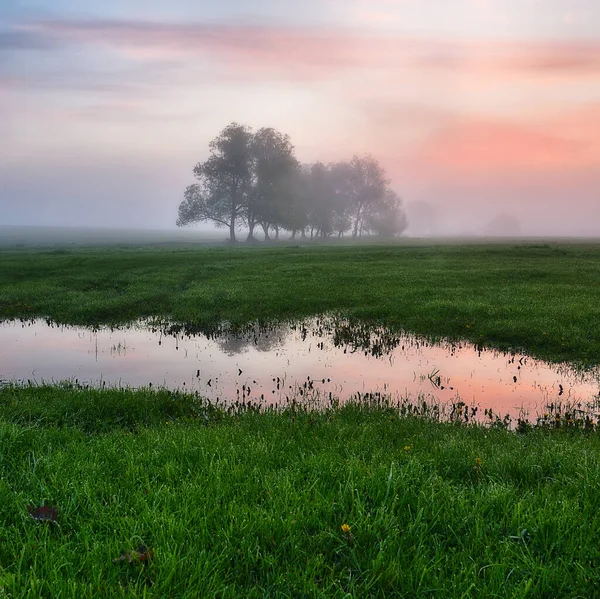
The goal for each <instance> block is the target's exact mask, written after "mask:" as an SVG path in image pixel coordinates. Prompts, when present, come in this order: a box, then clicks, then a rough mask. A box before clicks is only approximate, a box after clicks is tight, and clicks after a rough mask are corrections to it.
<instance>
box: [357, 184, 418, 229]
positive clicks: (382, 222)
mask: <svg viewBox="0 0 600 599" xmlns="http://www.w3.org/2000/svg"><path fill="white" fill-rule="evenodd" d="M365 224H366V226H367V228H368V229H369V231H371V232H372V233H375V235H379V236H381V237H394V236H395V235H400V234H401V233H403V232H404V230H405V229H406V227H407V225H408V221H407V219H406V213H405V212H404V209H403V208H402V200H401V199H400V196H399V195H398V194H397V193H396V192H395V191H393V190H392V189H387V190H386V192H385V195H384V197H383V200H382V201H381V202H379V203H377V204H376V205H375V206H374V207H373V208H372V209H371V211H370V212H369V213H368V214H367V215H366V218H365Z"/></svg>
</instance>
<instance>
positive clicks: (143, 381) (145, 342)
mask: <svg viewBox="0 0 600 599" xmlns="http://www.w3.org/2000/svg"><path fill="white" fill-rule="evenodd" d="M182 350H183V351H182ZM64 380H68V381H77V384H78V385H81V386H94V387H119V388H121V387H134V388H135V387H147V386H152V387H153V388H161V387H167V388H170V389H181V390H185V391H188V392H197V393H199V394H200V395H202V396H204V397H206V398H208V399H210V400H213V401H216V400H223V399H225V401H229V402H233V403H236V402H237V403H240V404H243V403H246V402H257V403H259V404H260V403H262V404H268V405H279V406H283V405H286V404H287V403H289V402H290V401H293V400H297V399H301V400H303V401H310V400H319V399H320V400H325V401H327V402H329V403H332V402H334V401H336V400H337V399H339V400H341V401H344V400H347V399H349V398H353V399H356V398H358V399H359V400H360V399H365V398H371V399H372V398H373V397H376V398H377V397H383V396H386V397H402V398H410V399H412V400H413V401H422V400H426V401H430V400H431V401H433V402H438V403H440V404H443V405H449V406H451V412H452V414H451V417H454V418H460V419H468V418H488V419H491V418H492V417H494V418H495V417H497V416H498V415H500V417H502V416H503V415H504V414H511V415H512V416H513V417H517V416H518V415H519V414H522V413H523V412H525V413H527V414H528V415H530V416H534V417H535V416H542V415H543V414H544V413H548V412H551V413H552V415H555V414H556V413H557V407H558V406H560V405H562V404H565V405H566V404H569V405H572V406H573V405H574V406H579V407H580V408H581V409H582V410H586V411H587V412H586V413H589V412H590V410H589V404H590V403H591V402H594V401H595V404H598V403H599V401H600V397H599V389H600V383H599V380H600V375H599V373H598V370H596V371H587V372H582V371H577V370H575V369H573V368H571V367H569V366H568V365H551V364H548V363H545V362H543V361H540V360H535V359H533V358H531V357H528V356H526V355H524V354H522V353H518V352H517V351H515V350H513V351H509V352H499V351H493V350H489V349H485V348H483V347H480V346H476V345H473V344H470V343H466V342H465V343H462V342H461V343H451V342H441V343H432V342H430V341H428V340H425V339H422V338H418V337H415V336H413V335H410V334H406V333H394V332H392V331H390V330H388V329H386V328H385V327H379V326H369V325H367V324H351V323H349V322H347V321H345V320H343V319H339V318H334V317H321V318H313V319H310V320H306V321H303V322H301V323H296V324H294V323H292V324H284V325H280V326H270V327H263V326H259V325H258V324H252V325H249V326H247V327H245V329H244V330H241V331H236V332H233V331H231V330H223V331H220V332H219V333H210V334H204V333H202V332H201V331H198V330H193V329H190V328H189V327H185V326H181V325H173V324H170V325H162V326H158V325H156V324H152V323H150V322H140V323H137V324H135V325H132V326H130V327H127V328H119V329H116V328H100V329H94V330H92V329H88V328H84V327H72V326H57V325H53V324H52V323H48V322H47V321H44V320H34V321H31V322H19V321H12V322H4V323H2V324H0V381H3V382H6V381H21V382H27V381H31V382H34V383H42V382H44V383H52V382H59V381H64ZM598 411H600V410H598ZM592 413H594V412H593V411H592ZM597 417H598V415H597V414H596V419H597Z"/></svg>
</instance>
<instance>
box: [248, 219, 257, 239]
mask: <svg viewBox="0 0 600 599" xmlns="http://www.w3.org/2000/svg"><path fill="white" fill-rule="evenodd" d="M255 226H256V222H255V221H254V218H252V217H250V218H248V237H246V241H247V242H248V241H256V237H254V227H255Z"/></svg>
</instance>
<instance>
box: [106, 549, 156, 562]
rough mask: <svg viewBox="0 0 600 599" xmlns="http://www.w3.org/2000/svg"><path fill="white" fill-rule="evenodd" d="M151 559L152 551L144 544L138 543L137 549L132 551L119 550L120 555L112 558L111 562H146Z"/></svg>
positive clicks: (152, 556)
mask: <svg viewBox="0 0 600 599" xmlns="http://www.w3.org/2000/svg"><path fill="white" fill-rule="evenodd" d="M151 559H154V551H152V549H148V547H146V546H145V545H140V546H139V547H138V548H137V551H132V552H131V553H127V552H125V551H121V555H120V556H119V557H117V558H115V559H114V560H113V564H118V563H119V562H127V563H128V564H132V563H133V562H148V561H150V560H151Z"/></svg>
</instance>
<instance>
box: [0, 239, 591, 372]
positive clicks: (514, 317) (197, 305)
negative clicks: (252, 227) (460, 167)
mask: <svg viewBox="0 0 600 599" xmlns="http://www.w3.org/2000/svg"><path fill="white" fill-rule="evenodd" d="M331 312H335V313H339V314H341V315H343V316H346V317H348V318H350V319H352V320H358V321H362V322H369V323H379V324H385V325H386V326H389V327H391V328H397V329H403V330H406V331H410V332H413V333H416V334H419V335H425V336H429V337H432V338H441V337H445V338H450V339H466V340H469V341H472V342H474V343H476V344H484V345H489V346H494V347H498V348H500V349H508V348H512V349H517V350H521V351H525V352H526V353H530V354H532V355H534V356H536V357H538V358H542V359H547V360H551V361H554V362H570V363H575V362H576V363H579V364H582V365H586V364H593V365H595V364H598V362H599V359H600V358H599V354H598V347H600V245H598V244H595V245H593V244H556V243H555V244H530V245H526V244H521V245H514V244H510V245H509V244H504V245H502V244H496V245H476V244H470V245H462V246H461V245H455V246H452V245H432V246H427V245H395V246H385V245H367V246H365V245H360V246H325V247H323V246H314V247H313V246H311V247H303V246H301V245H287V246H285V245H284V246H280V247H222V248H208V247H205V248H200V249H190V248H187V249H156V248H147V247H146V248H143V247H141V248H115V247H110V246H109V247H106V248H76V249H62V250H60V251H58V250H22V251H14V250H1V251H0V318H32V317H36V316H37V317H40V316H41V317H48V318H50V319H52V320H54V321H56V322H60V323H69V324H81V325H92V326H93V325H99V324H117V323H121V324H123V323H127V322H131V321H134V320H137V319H139V318H149V317H160V318H165V319H170V320H172V321H175V322H179V323H185V324H186V325H187V326H194V327H197V328H198V330H203V331H210V330H214V329H215V327H218V326H219V324H220V323H222V322H223V321H227V322H229V323H231V324H232V325H244V324H246V323H247V322H249V321H254V320H257V319H258V320H260V321H261V322H268V321H275V320H286V319H294V318H302V317H309V316H313V315H314V314H323V313H331Z"/></svg>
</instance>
